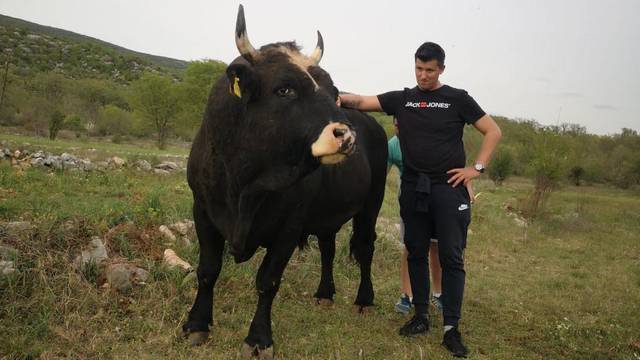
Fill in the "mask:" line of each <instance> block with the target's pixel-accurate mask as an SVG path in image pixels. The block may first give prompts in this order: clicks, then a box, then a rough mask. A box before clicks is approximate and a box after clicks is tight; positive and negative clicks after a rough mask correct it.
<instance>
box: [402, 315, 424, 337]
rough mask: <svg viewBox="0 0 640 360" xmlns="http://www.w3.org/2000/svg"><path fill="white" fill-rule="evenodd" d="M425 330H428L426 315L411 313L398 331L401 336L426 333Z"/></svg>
mask: <svg viewBox="0 0 640 360" xmlns="http://www.w3.org/2000/svg"><path fill="white" fill-rule="evenodd" d="M427 331H429V318H428V317H426V315H413V317H412V318H411V320H409V321H408V322H407V323H406V324H404V325H403V326H402V327H401V328H400V330H399V331H398V333H399V334H400V335H402V336H413V335H421V334H426V333H427Z"/></svg>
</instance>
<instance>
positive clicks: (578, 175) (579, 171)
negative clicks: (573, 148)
mask: <svg viewBox="0 0 640 360" xmlns="http://www.w3.org/2000/svg"><path fill="white" fill-rule="evenodd" d="M583 175H584V168H582V166H579V165H576V166H574V167H572V168H571V170H569V180H571V182H572V183H573V184H574V185H575V186H580V180H581V179H582V177H583Z"/></svg>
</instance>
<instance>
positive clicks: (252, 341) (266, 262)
mask: <svg viewBox="0 0 640 360" xmlns="http://www.w3.org/2000/svg"><path fill="white" fill-rule="evenodd" d="M290 239H291V240H289V239H287V240H285V241H276V242H275V244H274V245H273V246H272V247H271V248H270V249H268V250H267V254H266V255H265V257H264V259H263V260H262V264H261V265H260V269H259V270H258V275H257V277H256V288H257V290H258V306H257V309H256V313H255V315H254V316H253V320H252V321H251V327H250V328H249V335H247V337H246V338H245V339H244V345H243V348H242V356H243V357H245V358H250V357H252V356H259V357H260V359H271V358H273V337H272V333H271V306H272V304H273V298H274V297H275V296H276V293H277V292H278V289H279V288H280V281H281V279H282V273H283V272H284V269H285V267H286V266H287V263H288V262H289V259H290V258H291V255H292V254H293V251H294V250H295V247H296V241H295V239H297V237H291V238H290Z"/></svg>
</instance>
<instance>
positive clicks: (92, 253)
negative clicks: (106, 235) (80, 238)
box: [74, 236, 109, 269]
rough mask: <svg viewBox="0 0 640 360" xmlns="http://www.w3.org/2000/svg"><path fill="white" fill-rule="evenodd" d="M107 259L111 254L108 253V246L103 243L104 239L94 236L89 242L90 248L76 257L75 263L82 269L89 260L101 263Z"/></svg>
mask: <svg viewBox="0 0 640 360" xmlns="http://www.w3.org/2000/svg"><path fill="white" fill-rule="evenodd" d="M107 259H109V255H108V254H107V248H105V246H104V244H103V243H102V239H100V238H99V237H97V236H94V237H93V238H92V239H91V242H90V243H89V247H88V249H87V250H84V251H82V253H80V255H78V257H76V259H75V261H74V265H75V266H76V268H77V269H81V268H82V267H83V266H85V265H86V264H88V263H89V262H92V261H93V262H95V263H96V264H100V263H101V262H103V261H105V260H107Z"/></svg>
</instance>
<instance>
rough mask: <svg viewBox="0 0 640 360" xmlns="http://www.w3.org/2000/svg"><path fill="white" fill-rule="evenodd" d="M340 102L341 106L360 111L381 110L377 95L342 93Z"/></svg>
mask: <svg viewBox="0 0 640 360" xmlns="http://www.w3.org/2000/svg"><path fill="white" fill-rule="evenodd" d="M339 96H340V104H341V106H342V107H346V108H351V109H356V110H360V111H382V106H380V101H378V97H377V96H375V95H374V96H362V95H356V94H348V93H342V94H340V95H339Z"/></svg>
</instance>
